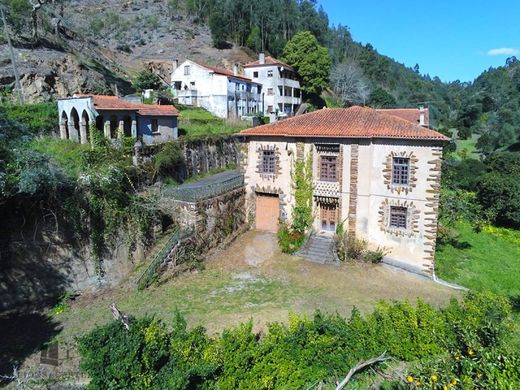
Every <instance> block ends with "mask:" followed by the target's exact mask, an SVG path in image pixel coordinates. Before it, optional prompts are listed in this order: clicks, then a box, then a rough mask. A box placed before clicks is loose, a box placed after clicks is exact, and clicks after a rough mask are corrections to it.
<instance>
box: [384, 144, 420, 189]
mask: <svg viewBox="0 0 520 390" xmlns="http://www.w3.org/2000/svg"><path fill="white" fill-rule="evenodd" d="M395 157H404V158H407V159H409V160H410V167H409V171H408V174H409V178H408V185H398V184H394V183H392V174H393V168H394V167H393V165H394V158H395ZM418 162H419V160H418V159H417V157H415V156H414V154H413V152H410V151H406V150H403V151H400V152H394V151H392V152H391V153H390V154H389V155H388V156H387V157H386V160H385V163H384V164H383V173H384V175H383V177H384V179H385V184H386V187H387V188H388V189H389V190H390V191H391V192H396V193H397V194H400V193H401V192H403V193H405V194H408V193H409V192H411V191H412V190H413V189H414V188H415V186H416V182H417V177H416V172H417V163H418Z"/></svg>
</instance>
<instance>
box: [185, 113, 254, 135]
mask: <svg viewBox="0 0 520 390" xmlns="http://www.w3.org/2000/svg"><path fill="white" fill-rule="evenodd" d="M179 111H180V117H179V134H180V135H182V136H188V137H193V136H203V135H228V134H234V133H237V132H239V131H240V130H243V129H246V128H248V127H250V126H249V123H248V122H246V121H241V120H226V119H222V118H218V117H216V116H214V115H213V114H211V113H210V112H208V111H206V110H204V109H203V108H198V107H195V108H180V109H179Z"/></svg>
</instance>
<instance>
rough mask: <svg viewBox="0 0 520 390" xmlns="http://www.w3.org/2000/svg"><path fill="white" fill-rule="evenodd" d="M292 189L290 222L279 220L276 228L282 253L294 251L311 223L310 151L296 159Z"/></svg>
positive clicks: (303, 239) (302, 240)
mask: <svg viewBox="0 0 520 390" xmlns="http://www.w3.org/2000/svg"><path fill="white" fill-rule="evenodd" d="M291 179H292V186H293V189H294V206H293V208H292V224H291V225H289V224H288V223H287V222H286V221H281V222H280V224H279V228H278V234H277V236H278V244H279V246H280V248H281V250H282V252H284V253H294V252H296V251H297V250H298V249H299V248H300V247H301V246H302V245H303V243H304V241H305V234H306V233H307V231H308V229H309V228H310V227H311V225H312V221H313V214H312V197H313V190H314V188H313V185H312V152H311V153H309V155H308V156H307V158H305V159H301V160H297V161H296V163H295V167H294V171H292V172H291Z"/></svg>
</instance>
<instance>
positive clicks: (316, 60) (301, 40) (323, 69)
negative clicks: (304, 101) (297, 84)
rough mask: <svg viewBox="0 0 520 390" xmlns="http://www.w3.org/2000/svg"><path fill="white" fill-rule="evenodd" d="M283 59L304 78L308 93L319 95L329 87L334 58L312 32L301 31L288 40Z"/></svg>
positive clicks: (304, 86)
mask: <svg viewBox="0 0 520 390" xmlns="http://www.w3.org/2000/svg"><path fill="white" fill-rule="evenodd" d="M282 61H285V62H287V63H288V64H289V65H291V66H293V67H294V69H295V70H296V71H297V72H298V74H299V75H300V77H301V78H302V90H303V91H304V92H306V93H307V94H316V95H319V94H320V93H321V91H322V90H323V89H324V88H326V87H327V85H328V83H329V76H330V68H331V66H332V59H331V57H330V54H329V52H328V50H327V49H326V48H324V47H323V46H320V44H319V43H318V40H317V39H316V37H315V36H314V35H312V33H311V32H309V31H302V32H299V33H298V34H296V35H295V36H294V37H293V38H292V39H291V40H290V41H289V42H287V44H286V45H285V48H284V50H283V56H282Z"/></svg>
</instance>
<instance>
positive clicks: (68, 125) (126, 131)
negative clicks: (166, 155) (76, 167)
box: [58, 95, 179, 144]
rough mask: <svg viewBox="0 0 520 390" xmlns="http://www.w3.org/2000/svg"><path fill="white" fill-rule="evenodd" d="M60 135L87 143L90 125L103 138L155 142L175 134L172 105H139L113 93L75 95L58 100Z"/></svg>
mask: <svg viewBox="0 0 520 390" xmlns="http://www.w3.org/2000/svg"><path fill="white" fill-rule="evenodd" d="M58 113H59V118H60V137H61V138H62V139H71V140H74V141H78V142H81V143H82V144H86V143H88V142H90V139H89V138H90V134H89V129H90V124H91V123H93V124H95V126H96V128H97V129H98V130H100V131H101V132H103V134H104V135H105V137H106V138H109V139H115V138H119V137H121V136H123V135H124V136H127V137H133V138H140V139H142V141H143V143H144V144H156V143H161V142H165V141H169V140H172V139H176V138H177V137H178V129H177V117H178V115H179V114H178V113H177V110H176V109H175V107H174V106H169V105H158V104H140V103H132V102H130V101H126V100H124V99H122V98H118V97H116V96H105V95H75V96H74V97H71V98H64V99H59V100H58Z"/></svg>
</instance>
